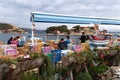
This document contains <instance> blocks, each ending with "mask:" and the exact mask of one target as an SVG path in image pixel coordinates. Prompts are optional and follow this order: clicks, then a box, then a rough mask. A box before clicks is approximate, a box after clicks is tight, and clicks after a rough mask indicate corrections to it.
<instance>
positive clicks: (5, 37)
mask: <svg viewBox="0 0 120 80" xmlns="http://www.w3.org/2000/svg"><path fill="white" fill-rule="evenodd" d="M112 33H114V34H120V32H117V33H115V32H112ZM36 35H37V36H39V37H41V38H42V40H43V41H45V40H46V39H47V40H56V39H60V38H65V39H66V36H63V35H62V36H56V35H52V36H45V35H46V33H45V32H44V31H41V32H37V33H36ZM11 36H25V37H26V40H27V39H28V36H31V33H29V34H2V33H0V41H3V42H5V43H6V42H7V40H8V39H9V38H10V37H11ZM79 37H80V36H76V35H75V36H70V38H71V39H73V40H78V38H79Z"/></svg>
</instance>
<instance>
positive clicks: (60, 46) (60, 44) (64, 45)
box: [58, 38, 67, 50]
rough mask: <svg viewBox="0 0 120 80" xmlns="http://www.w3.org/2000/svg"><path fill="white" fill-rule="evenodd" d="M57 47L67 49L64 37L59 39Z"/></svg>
mask: <svg viewBox="0 0 120 80" xmlns="http://www.w3.org/2000/svg"><path fill="white" fill-rule="evenodd" d="M58 48H59V49H60V50H64V49H67V47H66V44H65V41H64V38H61V40H60V42H59V44H58Z"/></svg>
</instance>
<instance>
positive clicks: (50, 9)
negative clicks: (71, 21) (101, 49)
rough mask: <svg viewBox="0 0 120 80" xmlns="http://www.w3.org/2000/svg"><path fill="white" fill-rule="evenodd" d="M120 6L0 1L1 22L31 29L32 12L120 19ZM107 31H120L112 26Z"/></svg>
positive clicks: (96, 0)
mask: <svg viewBox="0 0 120 80" xmlns="http://www.w3.org/2000/svg"><path fill="white" fill-rule="evenodd" d="M119 4H120V0H0V5H1V6H0V21H1V22H8V23H11V24H15V25H17V26H20V27H30V26H31V23H30V21H29V19H30V12H32V11H37V12H45V13H54V14H56V13H57V14H65V15H77V16H86V17H100V18H110V19H111V18H112V19H120V15H119V13H120V8H119V7H120V5H119ZM37 25H38V26H39V25H40V26H41V25H42V26H46V27H48V26H51V25H54V24H43V23H39V24H38V23H37ZM55 25H57V24H55ZM105 26H106V25H105ZM36 27H37V26H36ZM38 28H39V27H38ZM40 29H45V28H42V27H41V28H40ZM107 29H109V30H116V29H117V30H118V31H120V28H119V27H117V26H116V29H115V28H114V27H112V26H110V27H107Z"/></svg>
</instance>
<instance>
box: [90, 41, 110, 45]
mask: <svg viewBox="0 0 120 80" xmlns="http://www.w3.org/2000/svg"><path fill="white" fill-rule="evenodd" d="M108 43H109V40H90V41H89V44H90V46H106V45H107V44H108Z"/></svg>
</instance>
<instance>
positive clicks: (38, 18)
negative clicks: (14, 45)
mask: <svg viewBox="0 0 120 80" xmlns="http://www.w3.org/2000/svg"><path fill="white" fill-rule="evenodd" d="M30 19H31V22H45V23H68V24H91V23H93V24H103V25H120V20H118V19H106V18H89V17H78V16H77V17H76V16H65V15H56V14H45V13H35V12H32V13H31V18H30Z"/></svg>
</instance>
